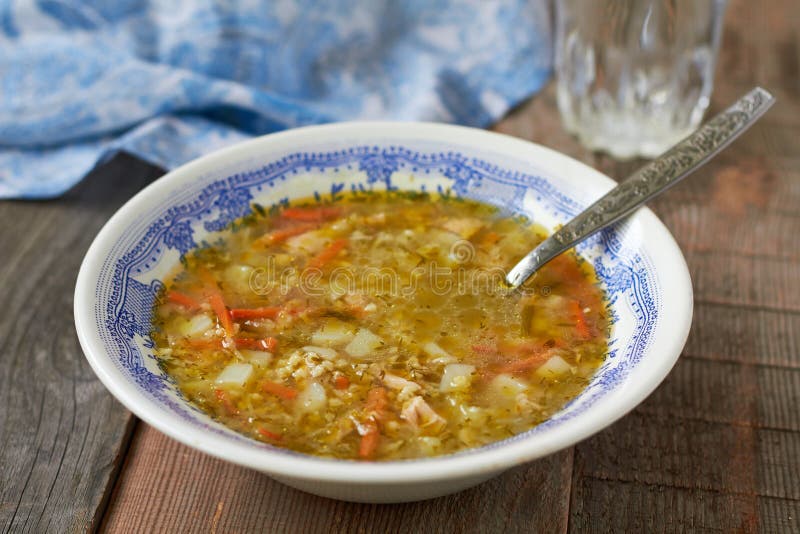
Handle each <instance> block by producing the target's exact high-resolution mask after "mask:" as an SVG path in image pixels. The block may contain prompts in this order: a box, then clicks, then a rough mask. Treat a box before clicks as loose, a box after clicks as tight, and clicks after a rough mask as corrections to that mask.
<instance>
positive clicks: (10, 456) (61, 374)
mask: <svg viewBox="0 0 800 534" xmlns="http://www.w3.org/2000/svg"><path fill="white" fill-rule="evenodd" d="M159 174H160V172H159V171H156V170H154V169H153V168H152V167H149V166H148V165H145V164H143V163H140V162H138V161H136V160H134V159H133V158H130V157H125V156H120V157H118V158H116V159H115V160H114V161H113V162H112V163H111V164H109V165H106V166H105V167H104V168H103V169H101V170H99V171H97V172H94V173H92V174H91V175H90V176H89V177H88V178H87V179H86V180H85V181H84V182H83V183H81V184H80V185H79V186H78V187H77V188H76V189H74V190H73V191H71V192H70V193H68V194H67V195H66V196H64V197H63V198H61V199H59V200H57V201H52V202H23V201H15V202H0V251H1V252H0V257H2V261H0V303H2V307H3V312H2V314H0V530H2V531H4V532H5V531H12V532H68V531H78V532H79V531H83V530H86V528H87V527H88V526H90V525H92V524H98V523H99V520H100V519H101V518H102V515H103V512H104V510H105V507H106V504H107V501H108V497H109V495H110V494H111V488H112V486H113V482H114V480H115V478H116V475H117V472H118V470H119V469H118V468H119V466H120V465H121V460H122V457H123V455H124V452H125V450H126V446H127V443H128V440H129V438H130V435H131V432H132V429H133V423H134V421H133V418H132V417H131V415H130V414H129V413H128V412H127V411H126V410H125V409H123V408H122V406H120V405H119V404H118V403H117V402H116V401H115V400H114V399H113V398H111V396H110V395H109V394H108V393H107V392H106V390H105V388H104V387H103V386H102V385H101V384H100V382H99V381H98V380H97V379H96V378H95V376H94V373H93V372H92V370H91V368H90V367H89V364H88V363H87V361H86V359H85V358H84V356H83V352H82V351H81V348H80V346H79V345H78V338H77V336H76V334H75V326H74V323H73V317H72V292H73V290H74V288H75V278H76V276H77V273H78V267H79V266H80V262H81V260H82V259H83V255H84V254H85V253H86V250H87V249H88V248H89V244H90V243H91V242H92V239H94V236H95V234H96V233H97V232H98V231H99V230H100V227H101V226H102V225H103V223H105V221H106V220H107V219H108V218H109V217H110V216H111V214H112V213H113V212H114V211H115V210H116V209H117V208H118V207H119V206H121V205H122V203H123V202H124V201H125V200H127V199H128V198H130V196H131V195H133V194H134V193H136V191H138V190H139V189H141V188H142V187H143V186H144V185H146V184H147V183H148V182H149V181H151V180H152V179H154V178H155V177H156V176H158V175H159Z"/></svg>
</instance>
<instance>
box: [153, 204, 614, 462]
mask: <svg viewBox="0 0 800 534" xmlns="http://www.w3.org/2000/svg"><path fill="white" fill-rule="evenodd" d="M542 238H543V235H542V232H540V231H537V230H536V229H535V228H534V227H532V226H531V225H530V224H529V223H527V222H526V221H524V220H522V219H520V218H517V217H508V216H506V215H503V214H501V213H499V212H498V210H497V209H496V208H494V207H491V206H488V205H485V204H480V203H477V202H473V201H469V200H461V199H453V198H450V197H444V196H434V195H427V194H418V193H408V192H393V193H370V194H359V195H354V196H352V197H351V198H348V199H345V200H342V201H337V202H336V203H332V204H325V205H322V204H316V203H314V202H313V201H305V202H303V201H300V202H297V203H295V204H294V205H293V207H282V208H276V209H273V210H270V211H269V212H265V211H264V210H263V209H262V208H261V207H260V206H255V211H254V213H253V215H250V216H248V217H245V218H244V219H241V220H239V221H237V222H236V223H235V224H234V225H233V228H232V229H231V230H230V231H229V232H227V233H226V234H225V237H224V239H222V240H220V241H219V242H217V243H216V244H213V245H209V246H205V247H203V248H200V249H198V250H196V251H194V252H193V253H190V254H187V255H186V257H185V258H184V260H183V262H182V266H181V267H180V268H179V270H178V272H177V273H176V274H175V276H174V277H173V279H172V280H171V281H170V282H169V283H168V288H167V290H166V291H165V292H164V294H163V295H162V297H161V298H160V299H159V302H158V304H157V305H156V309H155V314H154V317H155V320H154V331H153V337H154V339H155V341H156V346H157V355H158V357H159V361H160V363H161V365H162V366H163V368H164V369H165V370H166V372H167V373H168V374H169V375H171V376H172V377H173V378H174V379H175V381H176V382H177V384H178V386H179V387H180V389H181V391H182V392H183V393H184V395H185V396H186V397H187V398H188V399H190V400H191V401H192V402H193V403H195V404H196V405H198V406H199V407H201V408H202V409H203V410H204V411H206V412H207V413H208V414H210V415H211V416H212V417H214V418H215V419H217V420H218V421H220V422H222V423H223V424H225V425H227V426H228V427H230V428H233V429H235V430H237V431H239V432H241V433H243V434H246V435H248V436H250V437H252V438H253V439H257V440H261V441H264V442H268V443H271V444H274V445H276V446H280V447H285V448H289V449H293V450H296V451H300V452H304V453H308V454H315V455H320V456H328V457H336V458H351V459H374V460H389V459H403V458H418V457H425V456H433V455H439V454H447V453H452V452H455V451H458V450H461V449H465V448H470V447H477V446H480V445H484V444H486V443H490V442H493V441H497V440H500V439H503V438H507V437H509V436H513V435H515V434H518V433H520V432H524V431H526V430H528V429H530V428H531V427H533V426H535V425H536V424H538V423H540V422H542V421H544V420H546V419H547V418H548V417H550V416H551V415H552V414H554V413H555V412H557V411H558V410H559V409H560V408H561V407H563V406H564V404H565V403H566V402H567V401H569V400H570V399H572V398H574V397H575V396H576V395H578V394H579V393H580V392H581V391H582V390H583V389H584V388H585V387H586V385H587V384H588V381H589V380H590V378H591V376H592V375H593V373H594V372H595V370H596V369H597V368H598V366H599V365H600V364H601V363H602V361H603V359H604V357H605V354H606V352H607V337H608V333H607V330H608V321H607V310H606V306H605V302H604V300H603V294H602V291H601V289H600V288H599V285H598V283H597V281H596V279H595V277H594V274H593V272H592V271H591V267H590V266H589V265H587V264H585V263H584V262H582V261H581V260H579V259H578V258H577V257H576V256H574V255H562V256H561V257H559V258H557V259H555V260H554V261H552V262H550V263H549V264H547V265H546V266H545V267H544V268H543V269H542V270H541V271H540V272H539V273H538V274H537V275H536V277H535V278H534V279H533V280H532V282H530V283H529V284H528V286H527V290H526V291H524V292H519V291H507V290H505V289H504V287H503V286H502V274H503V273H504V272H505V271H506V270H507V269H508V268H510V267H511V266H512V265H513V263H514V262H515V261H516V260H518V259H519V258H520V257H521V256H522V255H524V254H525V253H527V252H528V251H529V250H530V249H531V248H533V246H534V245H535V244H536V243H538V242H540V241H541V240H542Z"/></svg>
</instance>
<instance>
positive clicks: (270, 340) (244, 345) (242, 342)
mask: <svg viewBox="0 0 800 534" xmlns="http://www.w3.org/2000/svg"><path fill="white" fill-rule="evenodd" d="M233 341H234V343H236V348H237V349H251V350H265V351H267V352H275V349H276V348H278V340H277V339H275V338H274V337H265V338H264V339H257V338H252V337H237V338H236V339H234V340H233Z"/></svg>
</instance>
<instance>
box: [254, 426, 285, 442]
mask: <svg viewBox="0 0 800 534" xmlns="http://www.w3.org/2000/svg"><path fill="white" fill-rule="evenodd" d="M256 432H258V433H259V434H261V435H262V436H264V437H265V438H267V439H272V440H275V441H279V440H280V439H281V438H282V437H283V436H281V435H280V434H276V433H275V432H270V431H269V430H267V429H266V428H257V429H256Z"/></svg>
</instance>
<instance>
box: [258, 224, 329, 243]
mask: <svg viewBox="0 0 800 534" xmlns="http://www.w3.org/2000/svg"><path fill="white" fill-rule="evenodd" d="M314 228H315V226H314V225H313V224H298V225H297V226H290V227H288V228H279V229H277V230H273V231H271V232H269V233H266V234H264V235H262V236H261V237H259V238H258V239H256V240H255V241H253V245H255V246H269V245H275V244H277V243H283V242H284V241H286V240H287V239H289V238H290V237H294V236H296V235H300V234H304V233H306V232H309V231H311V230H313V229H314Z"/></svg>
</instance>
